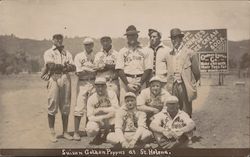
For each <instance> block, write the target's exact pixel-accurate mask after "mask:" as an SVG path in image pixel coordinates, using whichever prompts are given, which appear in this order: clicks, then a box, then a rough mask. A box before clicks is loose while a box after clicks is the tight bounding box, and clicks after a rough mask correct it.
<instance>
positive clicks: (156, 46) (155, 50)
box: [147, 29, 172, 93]
mask: <svg viewBox="0 0 250 157" xmlns="http://www.w3.org/2000/svg"><path fill="white" fill-rule="evenodd" d="M148 36H149V41H150V42H149V46H148V47H147V50H148V51H149V52H150V55H151V57H152V58H153V71H152V76H158V77H160V78H161V80H162V81H163V82H164V83H165V84H164V88H165V89H166V90H167V91H168V92H169V93H172V89H170V88H169V86H167V79H168V63H167V59H168V56H169V52H170V51H171V50H170V48H169V47H167V46H165V45H164V44H163V42H162V41H161V37H162V36H161V33H160V32H159V31H157V30H155V29H149V30H148Z"/></svg>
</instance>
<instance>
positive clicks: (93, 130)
mask: <svg viewBox="0 0 250 157" xmlns="http://www.w3.org/2000/svg"><path fill="white" fill-rule="evenodd" d="M111 125H114V118H110V119H107V120H104V123H102V124H101V123H98V122H94V121H89V122H88V123H87V126H86V132H87V135H88V136H89V137H95V136H96V135H97V134H98V133H99V131H100V130H101V129H106V128H109V127H110V126H111Z"/></svg>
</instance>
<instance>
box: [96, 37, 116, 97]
mask: <svg viewBox="0 0 250 157" xmlns="http://www.w3.org/2000/svg"><path fill="white" fill-rule="evenodd" d="M100 41H101V45H102V50H101V51H100V52H97V54H96V55H95V60H94V64H95V65H96V66H97V67H98V69H97V74H96V77H104V78H106V79H107V86H108V89H112V90H114V91H115V92H116V95H117V96H118V98H119V95H120V90H119V81H118V75H117V72H116V71H115V65H116V58H117V55H118V52H117V51H116V50H114V49H113V47H112V39H111V38H110V37H109V36H104V37H102V38H101V39H100Z"/></svg>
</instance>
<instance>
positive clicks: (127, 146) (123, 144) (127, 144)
mask: <svg viewBox="0 0 250 157" xmlns="http://www.w3.org/2000/svg"><path fill="white" fill-rule="evenodd" d="M122 148H129V143H128V142H127V141H126V140H124V141H123V142H122Z"/></svg>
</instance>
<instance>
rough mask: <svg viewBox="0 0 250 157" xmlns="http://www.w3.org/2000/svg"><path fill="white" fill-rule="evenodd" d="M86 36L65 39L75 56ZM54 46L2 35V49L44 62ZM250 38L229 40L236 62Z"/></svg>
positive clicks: (115, 41)
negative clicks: (23, 53) (48, 51)
mask: <svg viewBox="0 0 250 157" xmlns="http://www.w3.org/2000/svg"><path fill="white" fill-rule="evenodd" d="M83 39H84V37H75V38H67V37H65V39H64V44H65V47H66V49H67V50H69V51H70V52H71V53H72V54H73V56H75V54H76V53H78V52H81V51H82V50H83V44H82V41H83ZM94 42H95V47H94V50H95V51H99V50H100V49H101V45H100V42H99V39H94ZM140 42H141V43H142V45H144V46H145V45H147V44H148V39H147V38H140ZM163 42H164V44H166V45H168V46H170V45H171V44H170V41H163ZM125 43H126V40H125V39H124V38H114V39H113V46H114V48H115V49H116V50H120V49H121V48H122V47H123V46H124V45H125ZM51 46H52V43H51V41H50V40H46V39H44V40H32V39H21V38H18V37H15V36H14V35H4V36H3V35H2V36H0V50H5V51H6V52H7V53H12V54H13V53H15V52H17V51H20V50H22V51H24V52H26V54H27V55H29V56H30V57H31V58H33V59H37V60H39V63H40V64H42V63H43V53H44V51H46V50H47V49H49V48H50V47H51ZM249 50H250V40H243V41H236V42H235V41H228V52H229V58H230V59H232V60H233V61H235V62H238V61H239V58H240V57H241V56H242V55H243V54H244V53H250V52H249Z"/></svg>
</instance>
